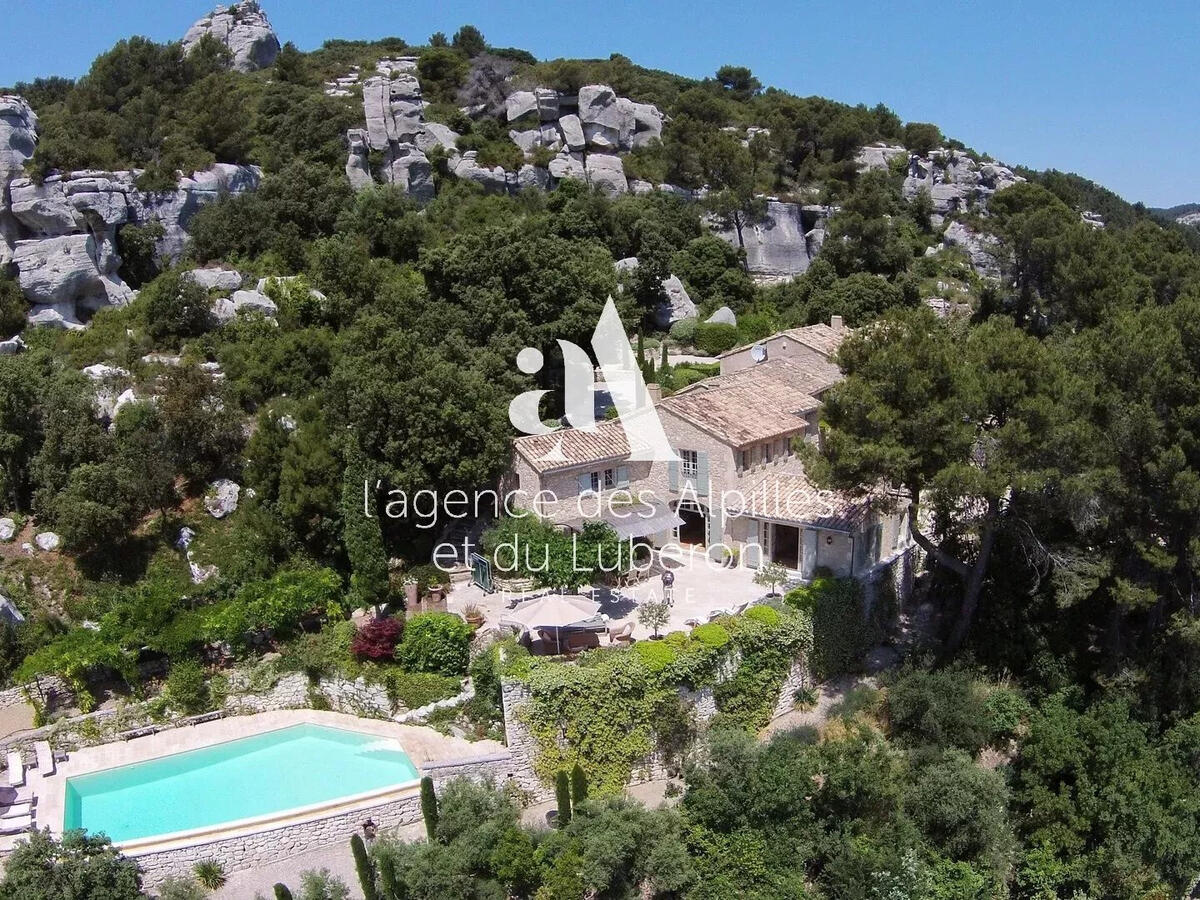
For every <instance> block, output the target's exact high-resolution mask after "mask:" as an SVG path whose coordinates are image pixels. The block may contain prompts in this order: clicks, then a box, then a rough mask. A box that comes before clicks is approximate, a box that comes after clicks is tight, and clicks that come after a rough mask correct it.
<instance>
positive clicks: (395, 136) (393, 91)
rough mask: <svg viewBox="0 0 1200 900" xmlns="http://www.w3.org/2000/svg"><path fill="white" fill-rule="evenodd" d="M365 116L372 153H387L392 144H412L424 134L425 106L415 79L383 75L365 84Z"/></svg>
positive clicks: (408, 76)
mask: <svg viewBox="0 0 1200 900" xmlns="http://www.w3.org/2000/svg"><path fill="white" fill-rule="evenodd" d="M362 91H363V113H364V114H365V116H366V119H367V140H368V143H369V145H370V147H371V149H372V150H386V149H387V148H388V145H389V144H390V143H392V142H396V143H408V144H411V143H413V142H414V141H415V140H416V137H417V134H419V133H420V131H421V130H422V125H423V121H422V118H423V113H424V110H425V103H424V101H423V100H422V99H421V85H420V83H419V82H418V81H417V79H416V77H415V76H413V75H409V74H400V75H397V76H396V77H395V78H385V77H383V76H382V75H380V76H376V77H374V78H368V79H367V80H366V81H365V82H363V89H362Z"/></svg>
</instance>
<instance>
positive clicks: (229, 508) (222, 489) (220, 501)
mask: <svg viewBox="0 0 1200 900" xmlns="http://www.w3.org/2000/svg"><path fill="white" fill-rule="evenodd" d="M241 492H242V488H241V485H239V484H238V483H237V482H234V481H230V480H229V479H228V478H219V479H217V480H216V481H214V482H213V483H212V487H210V488H209V489H208V493H207V494H205V496H204V508H205V509H207V510H208V514H209V515H210V516H212V517H213V518H214V519H223V518H225V517H226V516H227V515H229V514H230V513H232V512H234V511H235V510H237V508H238V497H239V496H240V495H241Z"/></svg>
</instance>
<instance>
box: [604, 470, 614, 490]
mask: <svg viewBox="0 0 1200 900" xmlns="http://www.w3.org/2000/svg"><path fill="white" fill-rule="evenodd" d="M616 486H617V470H616V469H605V470H604V489H605V490H606V491H611V490H612V489H613V488H615V487H616Z"/></svg>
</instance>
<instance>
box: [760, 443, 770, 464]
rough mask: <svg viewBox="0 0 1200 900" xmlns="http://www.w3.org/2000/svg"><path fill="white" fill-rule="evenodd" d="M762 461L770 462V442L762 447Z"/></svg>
mask: <svg viewBox="0 0 1200 900" xmlns="http://www.w3.org/2000/svg"><path fill="white" fill-rule="evenodd" d="M762 461H763V462H770V461H771V442H770V441H767V442H766V443H765V444H763V445H762Z"/></svg>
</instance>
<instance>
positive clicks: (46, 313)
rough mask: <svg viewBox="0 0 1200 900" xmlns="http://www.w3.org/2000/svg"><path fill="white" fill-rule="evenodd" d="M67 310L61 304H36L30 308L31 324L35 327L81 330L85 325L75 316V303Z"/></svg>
mask: <svg viewBox="0 0 1200 900" xmlns="http://www.w3.org/2000/svg"><path fill="white" fill-rule="evenodd" d="M69 306H70V307H71V308H70V309H69V310H68V311H67V312H63V310H62V309H61V308H60V307H59V306H55V305H49V306H35V307H33V308H32V309H30V310H29V324H30V326H31V327H33V328H59V329H62V330H65V331H80V330H82V329H83V327H84V325H83V323H82V322H80V321H79V320H78V319H76V318H75V312H74V304H69Z"/></svg>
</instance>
